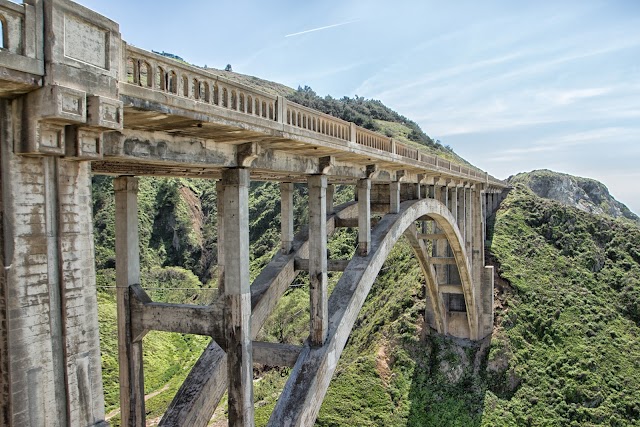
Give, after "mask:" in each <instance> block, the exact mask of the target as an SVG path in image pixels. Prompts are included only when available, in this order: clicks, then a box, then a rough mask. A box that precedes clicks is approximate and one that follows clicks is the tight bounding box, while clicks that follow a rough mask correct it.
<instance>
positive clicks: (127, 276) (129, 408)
mask: <svg viewBox="0 0 640 427" xmlns="http://www.w3.org/2000/svg"><path fill="white" fill-rule="evenodd" d="M113 189H114V193H115V211H116V217H115V226H116V230H115V231H116V235H115V238H116V248H115V249H116V250H115V252H116V300H117V320H118V360H119V370H120V373H119V379H120V415H121V419H122V424H123V425H125V426H144V425H145V406H144V372H143V363H142V337H137V339H136V337H133V336H132V330H133V327H132V323H131V305H130V299H131V286H133V285H138V284H140V249H139V245H140V241H139V238H138V179H137V178H134V177H121V178H116V179H114V181H113Z"/></svg>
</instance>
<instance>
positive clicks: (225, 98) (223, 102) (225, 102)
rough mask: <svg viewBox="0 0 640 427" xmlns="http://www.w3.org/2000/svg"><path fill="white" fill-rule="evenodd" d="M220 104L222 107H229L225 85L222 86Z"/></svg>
mask: <svg viewBox="0 0 640 427" xmlns="http://www.w3.org/2000/svg"><path fill="white" fill-rule="evenodd" d="M221 104H222V106H223V107H224V108H229V91H228V90H227V88H226V87H223V88H222V102H221Z"/></svg>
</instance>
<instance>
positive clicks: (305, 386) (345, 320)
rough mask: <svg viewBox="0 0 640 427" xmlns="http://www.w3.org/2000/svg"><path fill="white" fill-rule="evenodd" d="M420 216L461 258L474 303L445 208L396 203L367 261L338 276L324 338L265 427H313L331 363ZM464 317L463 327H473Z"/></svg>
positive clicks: (305, 357) (301, 361)
mask: <svg viewBox="0 0 640 427" xmlns="http://www.w3.org/2000/svg"><path fill="white" fill-rule="evenodd" d="M424 216H429V217H431V218H432V219H434V220H435V221H436V222H437V223H438V225H439V226H440V227H441V228H442V229H443V231H444V232H445V233H446V234H447V237H448V238H449V239H450V241H451V243H452V245H453V251H454V254H455V255H456V258H457V257H458V256H461V257H463V258H464V265H463V266H462V267H461V269H462V270H463V271H461V276H462V277H463V279H465V283H464V287H465V295H468V296H469V300H470V301H475V295H474V294H473V289H472V288H471V283H470V280H469V268H468V266H467V260H466V254H465V252H464V249H463V243H462V238H461V236H460V233H459V231H458V229H457V227H456V225H455V220H454V218H453V216H452V215H451V213H450V212H449V211H448V209H447V208H446V206H444V205H443V204H442V203H439V202H437V201H435V200H432V199H425V200H419V201H409V202H404V203H402V204H401V206H400V211H399V213H398V214H390V215H386V216H385V217H383V218H382V220H381V221H380V223H379V224H378V225H377V226H376V228H375V229H374V230H373V232H372V238H371V252H370V253H369V255H368V256H366V257H357V258H354V259H353V260H352V262H351V263H350V264H349V267H348V268H347V269H346V270H345V271H344V273H343V274H342V277H341V278H340V280H339V281H338V284H337V285H336V287H335V289H334V290H333V292H332V293H331V297H330V298H329V310H330V311H329V330H328V338H327V340H326V341H325V344H324V345H323V346H321V347H314V346H311V345H309V343H308V342H307V344H306V345H305V348H304V349H303V350H302V353H301V355H300V357H299V358H298V362H297V363H296V365H295V366H294V368H293V370H292V372H291V375H290V377H289V380H288V381H287V384H286V385H285V388H284V390H283V392H282V394H281V396H280V399H279V400H278V403H277V404H276V407H275V409H274V411H273V413H272V415H271V418H270V419H269V424H268V425H269V426H272V427H276V426H277V427H291V426H311V425H313V423H314V422H315V419H316V417H317V414H318V411H319V410H320V406H321V404H322V400H323V398H324V395H325V393H326V391H327V388H328V387H329V382H330V381H331V377H332V376H333V372H334V371H335V368H336V366H337V361H338V359H339V358H340V354H341V353H342V350H343V349H344V346H345V344H346V342H347V339H348V337H349V334H350V332H351V329H352V328H353V325H354V323H355V320H356V318H357V315H358V313H359V311H360V309H361V308H362V304H364V300H365V298H366V296H367V294H368V293H369V290H370V289H371V286H372V285H373V282H374V281H375V279H376V277H377V275H378V272H379V271H380V268H382V265H383V263H384V261H385V259H386V258H387V255H388V254H389V252H390V251H391V249H392V248H393V246H394V244H395V243H396V242H397V240H398V239H399V238H400V237H401V236H402V235H403V233H404V232H405V231H406V230H407V229H408V228H409V227H411V226H412V224H413V223H414V222H415V221H416V220H417V219H419V218H422V217H424ZM474 307H475V304H467V309H468V310H474ZM471 314H472V315H473V314H475V313H474V312H473V311H472V313H471ZM469 317H470V318H469V322H470V323H471V322H474V321H473V319H471V316H469ZM476 322H477V319H476ZM473 325H474V326H473V327H476V325H475V324H473Z"/></svg>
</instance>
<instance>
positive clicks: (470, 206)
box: [464, 187, 474, 265]
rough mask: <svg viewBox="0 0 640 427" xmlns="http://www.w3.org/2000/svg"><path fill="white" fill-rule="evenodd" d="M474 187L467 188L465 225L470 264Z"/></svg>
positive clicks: (471, 259) (470, 262) (465, 238)
mask: <svg viewBox="0 0 640 427" xmlns="http://www.w3.org/2000/svg"><path fill="white" fill-rule="evenodd" d="M472 201H473V188H471V187H470V188H465V219H464V222H465V227H464V232H465V236H464V241H465V246H466V247H465V249H466V250H467V256H468V257H469V264H470V265H472V263H473V258H472V256H471V249H472V243H473V218H474V215H473V203H472Z"/></svg>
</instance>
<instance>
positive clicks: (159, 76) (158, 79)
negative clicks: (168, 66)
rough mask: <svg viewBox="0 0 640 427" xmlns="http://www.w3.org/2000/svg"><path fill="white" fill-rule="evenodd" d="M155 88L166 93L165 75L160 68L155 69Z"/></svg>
mask: <svg viewBox="0 0 640 427" xmlns="http://www.w3.org/2000/svg"><path fill="white" fill-rule="evenodd" d="M154 77H155V79H154V80H155V82H154V85H155V88H156V89H158V90H162V91H166V90H167V73H166V72H165V71H164V69H163V68H162V67H157V68H156V73H155V76H154Z"/></svg>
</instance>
